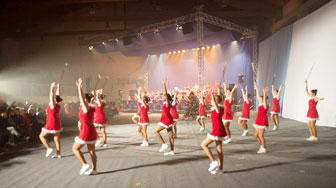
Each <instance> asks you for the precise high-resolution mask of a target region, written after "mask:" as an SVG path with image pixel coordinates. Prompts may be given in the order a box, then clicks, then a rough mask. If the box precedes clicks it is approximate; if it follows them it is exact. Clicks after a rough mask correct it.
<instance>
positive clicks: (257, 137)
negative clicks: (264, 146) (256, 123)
mask: <svg viewBox="0 0 336 188" xmlns="http://www.w3.org/2000/svg"><path fill="white" fill-rule="evenodd" d="M253 137H254V138H255V139H256V140H257V141H258V143H259V144H260V145H261V141H260V139H259V133H258V129H257V128H254V133H253Z"/></svg>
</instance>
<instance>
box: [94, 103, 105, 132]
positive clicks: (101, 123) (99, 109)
mask: <svg viewBox="0 0 336 188" xmlns="http://www.w3.org/2000/svg"><path fill="white" fill-rule="evenodd" d="M105 106H106V104H105V102H102V103H101V105H100V106H99V105H98V103H96V108H95V120H94V123H93V124H94V126H95V127H105V125H106V123H107V117H106V115H105V113H104V108H105Z"/></svg>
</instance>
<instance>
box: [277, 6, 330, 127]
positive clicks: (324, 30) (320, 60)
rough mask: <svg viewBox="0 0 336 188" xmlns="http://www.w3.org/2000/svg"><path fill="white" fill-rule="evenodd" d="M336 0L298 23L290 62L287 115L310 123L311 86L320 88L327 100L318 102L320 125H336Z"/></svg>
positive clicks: (285, 115)
mask: <svg viewBox="0 0 336 188" xmlns="http://www.w3.org/2000/svg"><path fill="white" fill-rule="evenodd" d="M335 33H336V1H331V2H330V3H328V4H326V5H324V6H323V7H321V8H320V9H318V10H317V11H315V12H313V13H312V14H310V15H308V16H306V17H305V18H303V19H301V20H299V21H297V22H296V23H294V26H293V37H292V46H291V50H290V57H289V63H288V72H287V78H286V86H285V87H286V90H285V96H284V109H283V117H286V118H291V119H295V120H298V121H303V122H306V121H307V120H306V113H307V110H308V97H306V95H305V88H304V86H305V84H304V81H305V79H306V77H307V75H308V72H309V70H310V69H311V68H312V65H313V64H314V63H315V65H314V67H313V69H312V72H311V74H310V77H309V79H308V83H309V89H314V88H316V89H318V94H317V96H318V97H324V98H325V100H324V101H321V102H319V103H318V105H317V110H318V112H319V115H320V120H319V121H317V125H321V126H331V127H336V109H335V106H336V84H335V75H336V50H335V49H336V37H335Z"/></svg>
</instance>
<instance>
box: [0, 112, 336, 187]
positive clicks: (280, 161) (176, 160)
mask: <svg viewBox="0 0 336 188" xmlns="http://www.w3.org/2000/svg"><path fill="white" fill-rule="evenodd" d="M124 116H125V115H123V116H122V117H119V118H123V117H124ZM129 117H130V115H129ZM254 118H255V116H254V117H252V119H253V120H254ZM236 120H237V117H235V120H234V122H232V125H231V131H232V135H233V136H232V138H233V142H232V143H230V144H228V145H224V146H223V149H224V171H225V173H224V174H222V175H212V174H210V173H209V172H208V171H207V169H208V166H209V159H208V157H207V156H206V155H205V153H204V152H203V150H202V149H201V147H200V143H201V142H202V140H203V139H204V138H205V137H206V132H205V133H200V132H199V127H198V125H197V124H196V122H195V121H180V122H178V138H177V139H176V140H175V148H176V149H175V153H176V155H175V156H163V154H162V153H159V152H158V149H159V147H160V145H159V144H158V140H157V138H156V137H155V135H154V133H153V130H154V128H155V126H156V123H152V124H151V125H150V126H149V127H148V133H149V142H150V146H149V147H140V146H139V144H140V143H141V141H142V139H141V137H140V136H139V135H138V133H137V132H136V126H135V125H133V124H125V125H113V126H108V128H107V132H108V144H109V146H108V147H107V148H98V149H97V156H98V172H99V174H98V175H95V176H80V175H79V170H80V168H81V164H80V162H79V160H78V159H77V158H76V157H75V156H74V154H73V153H72V150H71V147H72V144H73V141H74V136H76V135H77V133H78V131H77V127H76V126H72V127H70V126H66V127H65V132H64V133H63V134H62V138H61V139H62V140H61V142H62V155H63V157H62V159H51V158H45V156H44V155H45V149H44V148H43V147H42V145H41V144H39V143H36V144H29V145H25V146H24V147H23V146H19V147H18V148H17V149H16V150H14V151H10V152H6V153H2V154H0V182H1V183H0V187H2V188H3V187H15V188H18V187H25V188H27V187H32V188H33V187H34V188H36V187H67V188H68V187H71V188H73V187H118V188H119V187H169V188H171V187H183V188H185V187H193V188H195V187H257V188H261V187H281V188H283V187H305V188H306V187H335V186H336V178H335V174H336V149H335V148H336V147H335V144H336V136H335V135H336V129H335V128H328V127H318V128H317V130H318V136H319V141H318V142H309V141H306V138H307V137H308V129H307V125H306V124H305V123H300V122H297V121H293V120H288V119H280V121H281V124H280V130H278V131H272V130H270V129H269V130H267V132H266V133H265V137H266V141H267V151H268V153H267V154H256V151H257V149H258V148H259V145H258V144H257V142H256V141H255V140H254V138H253V137H252V133H253V127H252V126H251V122H249V126H250V128H249V131H250V134H249V135H248V136H247V137H241V136H240V135H241V133H242V130H241V128H240V127H239V126H238V124H237V122H236ZM153 122H154V121H153ZM206 127H207V131H208V130H211V123H210V122H209V119H208V120H207V121H206ZM162 133H163V138H164V139H165V140H166V141H167V142H168V137H167V134H166V132H165V131H162ZM51 144H52V146H54V144H53V143H51ZM211 148H212V151H215V149H214V144H212V145H211ZM82 151H84V152H85V157H86V159H87V161H90V157H89V155H88V153H87V149H86V148H83V149H82Z"/></svg>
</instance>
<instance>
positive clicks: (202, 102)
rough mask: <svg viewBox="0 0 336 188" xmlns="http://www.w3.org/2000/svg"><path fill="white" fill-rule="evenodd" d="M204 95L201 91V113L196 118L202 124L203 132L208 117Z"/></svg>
mask: <svg viewBox="0 0 336 188" xmlns="http://www.w3.org/2000/svg"><path fill="white" fill-rule="evenodd" d="M204 99H205V98H204V95H203V92H202V91H201V92H200V98H199V101H200V102H199V104H198V113H199V115H198V116H197V118H196V121H197V123H198V124H199V126H200V132H203V131H204V129H205V123H204V119H205V118H206V117H207V114H206V111H205V102H204Z"/></svg>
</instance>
